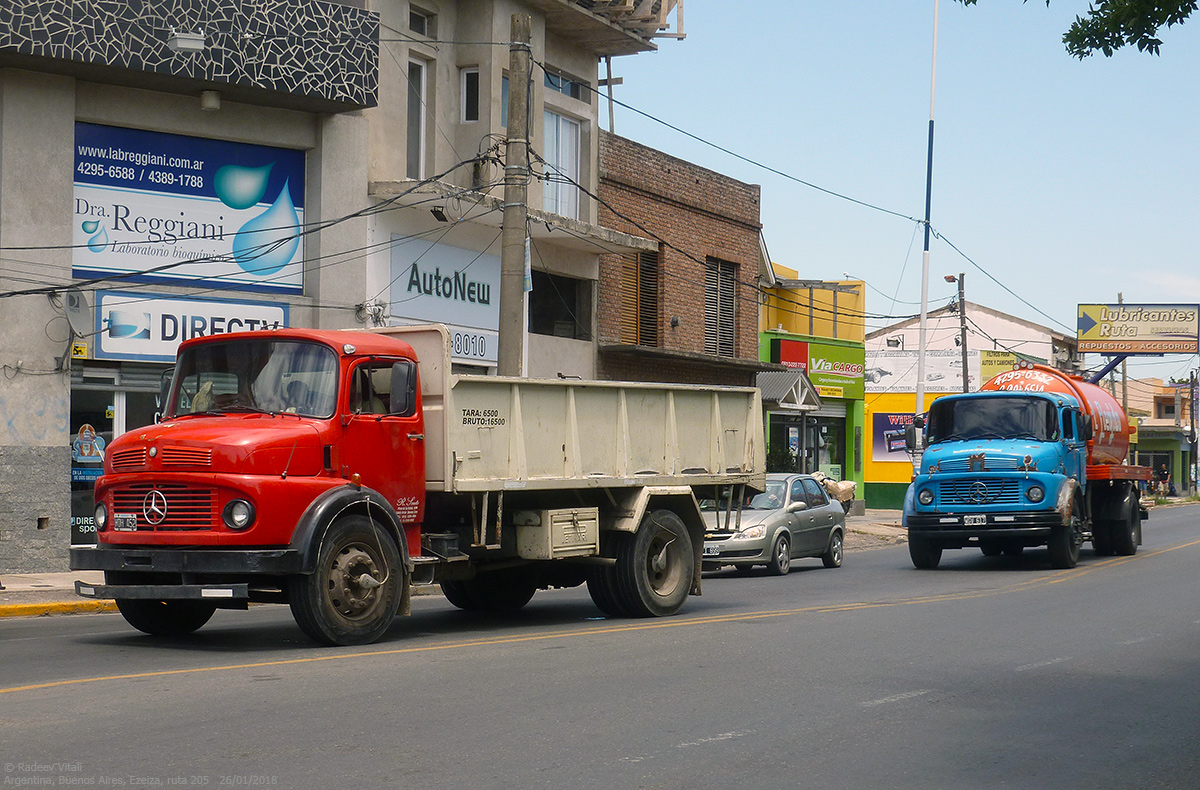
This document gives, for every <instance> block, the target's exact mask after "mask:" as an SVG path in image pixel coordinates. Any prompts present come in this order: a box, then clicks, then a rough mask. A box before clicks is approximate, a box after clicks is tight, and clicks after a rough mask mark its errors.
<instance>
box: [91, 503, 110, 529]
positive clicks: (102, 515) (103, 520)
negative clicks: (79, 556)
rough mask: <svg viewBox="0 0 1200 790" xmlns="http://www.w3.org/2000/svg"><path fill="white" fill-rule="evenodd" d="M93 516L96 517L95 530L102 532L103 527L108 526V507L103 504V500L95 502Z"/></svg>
mask: <svg viewBox="0 0 1200 790" xmlns="http://www.w3.org/2000/svg"><path fill="white" fill-rule="evenodd" d="M94 516H95V519H96V531H97V532H103V531H104V528H105V527H107V526H108V508H106V507H105V506H104V503H103V502H97V503H96V512H95V513H94Z"/></svg>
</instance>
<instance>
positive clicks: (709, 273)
mask: <svg viewBox="0 0 1200 790" xmlns="http://www.w3.org/2000/svg"><path fill="white" fill-rule="evenodd" d="M736 294H737V266H736V265H735V264H732V263H730V262H729V261H722V260H718V259H716V258H709V259H708V260H707V262H706V263H705V272H704V351H705V353H708V354H716V355H717V356H722V357H732V356H733V355H734V349H735V346H736V344H735V342H734V337H735V335H734V328H735V326H736V324H735V321H734V316H735V314H736V309H735V308H736V301H737V300H736V298H735V297H736Z"/></svg>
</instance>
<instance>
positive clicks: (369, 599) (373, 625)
mask: <svg viewBox="0 0 1200 790" xmlns="http://www.w3.org/2000/svg"><path fill="white" fill-rule="evenodd" d="M404 574H405V571H404V566H403V564H401V562H400V551H399V549H398V548H397V547H396V543H395V541H393V540H392V538H391V536H390V535H388V534H387V533H386V532H384V531H383V529H381V528H380V527H379V525H378V524H376V523H375V522H374V521H372V520H371V519H369V518H367V517H365V516H358V515H355V516H347V517H345V518H341V519H338V520H337V521H335V522H334V523H333V525H332V526H330V527H329V530H328V531H327V532H326V533H325V537H324V538H323V539H322V540H321V546H320V549H319V550H318V551H317V570H316V572H315V573H313V574H311V575H300V576H293V577H292V578H291V579H290V580H289V584H288V592H289V596H288V597H289V603H290V604H291V607H292V617H294V618H295V619H296V624H297V625H299V626H300V628H301V630H303V631H304V633H306V634H308V636H309V637H311V638H312V639H313V640H314V641H316V642H320V643H322V644H326V645H365V644H370V643H371V642H374V641H376V640H378V639H379V638H380V637H381V636H383V634H384V632H385V631H387V629H388V628H389V627H390V626H391V624H392V621H393V620H395V619H396V612H397V611H398V610H399V608H400V602H401V599H402V598H403V595H404V590H405V586H406V585H407V582H408V580H407V579H406V578H405V575H404ZM368 575H369V576H370V578H372V579H374V580H375V581H376V582H382V584H379V585H377V586H374V585H371V584H370V583H369V582H368V583H364V577H366V576H368Z"/></svg>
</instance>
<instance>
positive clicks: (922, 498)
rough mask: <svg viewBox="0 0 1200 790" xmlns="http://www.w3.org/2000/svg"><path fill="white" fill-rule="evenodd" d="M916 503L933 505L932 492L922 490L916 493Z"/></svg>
mask: <svg viewBox="0 0 1200 790" xmlns="http://www.w3.org/2000/svg"><path fill="white" fill-rule="evenodd" d="M917 501H918V502H920V503H921V504H922V505H932V504H933V490H932V489H930V488H922V489H921V490H920V491H918V492H917Z"/></svg>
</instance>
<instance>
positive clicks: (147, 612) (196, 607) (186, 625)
mask: <svg viewBox="0 0 1200 790" xmlns="http://www.w3.org/2000/svg"><path fill="white" fill-rule="evenodd" d="M117 609H118V610H120V612H121V616H122V617H124V618H125V622H127V623H129V624H130V625H131V626H133V627H134V628H136V629H137V630H139V631H143V632H145V633H147V634H153V635H154V636H182V635H183V634H190V633H192V632H193V631H195V630H196V629H198V628H200V626H202V625H204V624H205V623H207V622H208V621H209V618H211V617H212V616H213V612H215V611H217V607H216V604H211V603H207V602H205V601H150V600H145V599H142V598H118V599H117Z"/></svg>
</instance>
